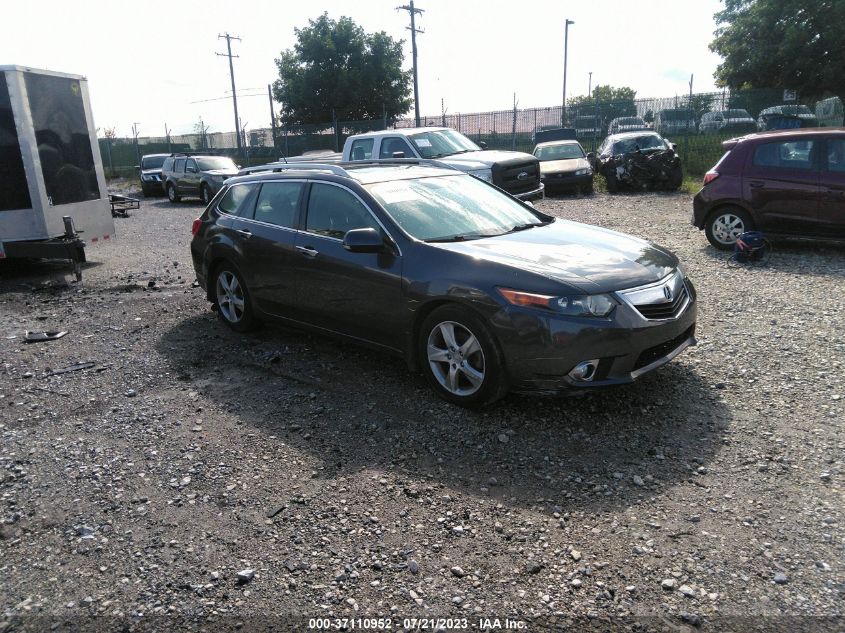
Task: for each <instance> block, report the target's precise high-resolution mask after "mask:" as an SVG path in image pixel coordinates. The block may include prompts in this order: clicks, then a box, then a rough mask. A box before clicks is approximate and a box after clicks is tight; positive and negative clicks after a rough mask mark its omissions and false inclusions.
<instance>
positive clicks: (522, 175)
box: [516, 171, 528, 180]
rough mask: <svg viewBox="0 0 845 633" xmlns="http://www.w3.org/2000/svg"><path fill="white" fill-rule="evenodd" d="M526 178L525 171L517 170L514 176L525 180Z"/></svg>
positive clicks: (526, 173)
mask: <svg viewBox="0 0 845 633" xmlns="http://www.w3.org/2000/svg"><path fill="white" fill-rule="evenodd" d="M526 178H528V172H527V171H521V172H519V174H518V175H517V177H516V179H517V180H525V179H526Z"/></svg>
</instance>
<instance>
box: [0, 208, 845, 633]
mask: <svg viewBox="0 0 845 633" xmlns="http://www.w3.org/2000/svg"><path fill="white" fill-rule="evenodd" d="M538 206H539V207H541V208H542V209H543V210H545V211H547V212H550V213H552V214H554V215H557V216H559V217H565V218H571V219H576V220H582V221H587V222H591V223H594V224H598V225H601V226H605V227H609V228H613V229H618V230H622V231H626V232H630V233H633V234H635V235H638V236H641V237H646V238H649V239H653V240H654V241H657V242H658V243H661V244H663V245H665V246H667V247H669V248H670V249H672V250H674V251H675V252H676V253H677V254H678V255H679V256H680V258H681V260H682V262H683V263H684V265H685V267H686V268H687V271H688V273H689V275H690V276H691V277H692V278H693V280H694V281H695V283H696V285H697V288H698V293H699V301H700V308H699V310H700V321H699V328H698V335H699V345H698V347H696V348H692V349H690V350H688V351H687V352H685V353H684V354H682V355H681V356H680V357H678V358H677V359H676V360H675V361H674V362H672V363H670V364H669V365H668V366H666V367H664V368H662V369H661V370H659V371H657V372H654V373H652V374H649V375H647V376H646V377H644V378H643V379H642V380H641V381H639V382H638V383H636V384H634V385H631V386H628V387H623V388H618V389H615V390H610V391H604V392H601V393H595V394H590V395H587V396H583V397H578V398H565V399H544V398H533V397H531V398H529V397H524V396H523V397H521V396H510V397H508V398H507V399H506V400H504V401H503V402H501V403H498V404H497V405H496V406H495V407H493V408H491V409H489V410H487V411H485V412H482V413H471V412H467V411H464V410H460V409H457V408H453V407H451V406H449V405H447V404H445V403H443V402H441V401H440V400H438V399H437V398H436V397H435V396H434V395H433V393H432V392H431V391H430V390H429V389H428V388H427V387H426V386H425V385H424V383H423V380H422V378H421V377H420V376H416V375H413V374H410V373H409V372H408V371H407V370H406V369H405V367H404V365H403V363H402V362H401V361H399V360H394V359H392V358H388V357H385V356H381V355H379V354H377V353H375V352H370V351H367V350H362V349H359V348H357V347H354V346H352V345H349V344H345V343H339V342H336V341H334V340H331V339H326V338H322V337H319V336H316V335H310V334H303V333H301V332H296V331H292V330H283V329H279V328H270V327H265V328H264V329H262V330H260V331H259V332H257V333H256V334H251V335H249V336H244V335H238V334H235V333H232V332H230V331H229V330H227V329H226V328H224V327H223V326H222V325H221V324H219V323H218V321H217V319H216V317H215V315H214V314H213V313H212V312H211V311H210V310H209V306H208V304H207V302H206V301H205V300H204V297H203V295H202V292H201V291H200V290H199V289H198V288H196V287H193V285H192V282H193V281H194V275H193V269H192V267H191V263H190V255H189V252H188V242H189V239H190V224H191V220H192V219H193V218H194V217H195V216H197V215H198V214H199V213H200V208H199V207H198V206H196V205H194V204H193V203H187V204H180V205H172V204H170V203H168V202H167V201H164V200H155V201H145V202H144V203H143V205H142V208H141V209H140V211H136V212H133V214H132V216H131V217H130V218H128V219H120V220H117V221H116V222H117V232H118V238H117V239H116V240H114V241H112V243H106V244H103V245H100V246H96V247H92V248H89V259H90V260H91V263H90V264H88V265H87V267H86V268H85V270H84V279H83V282H82V283H81V284H75V283H70V284H68V282H70V281H71V279H72V276H71V275H69V274H66V269H65V268H63V267H61V266H57V265H53V264H36V265H32V264H31V265H29V266H26V267H24V266H21V265H14V264H11V263H9V262H6V263H4V264H3V265H2V266H0V333H2V337H0V356H2V362H3V366H2V380H0V433H1V434H2V443H0V493H2V500H1V501H2V503H0V519H2V523H0V588H2V591H0V631H2V630H4V628H10V629H14V628H16V627H22V628H30V629H33V630H41V629H48V628H50V626H53V627H56V628H61V629H62V630H75V629H78V628H80V627H82V626H83V625H90V624H91V623H92V622H97V623H99V624H101V625H103V626H106V625H108V626H114V627H122V626H138V627H142V626H145V625H149V624H150V623H151V622H152V623H156V624H155V625H154V626H153V628H156V627H161V629H166V628H183V627H185V628H188V627H191V626H193V625H195V624H196V623H199V622H203V623H205V625H207V626H210V627H211V628H210V629H209V630H221V629H227V628H236V627H239V626H243V627H244V629H245V630H251V629H253V628H256V627H258V626H259V624H262V625H267V624H268V623H271V624H272V625H273V626H276V627H278V628H276V629H275V630H306V629H307V628H308V626H307V625H308V622H307V620H303V619H301V618H302V617H303V616H304V617H307V618H321V617H324V618H330V619H332V624H336V623H335V622H334V620H333V619H334V618H350V617H354V618H365V617H382V618H392V620H391V621H390V624H391V626H392V628H393V629H394V630H397V629H401V628H402V626H403V625H404V624H412V623H408V622H405V619H406V618H433V617H451V618H457V619H458V620H456V621H454V622H452V624H455V623H457V624H458V625H459V626H460V625H461V624H462V623H463V621H462V620H461V619H462V618H466V624H467V626H468V627H470V628H474V629H477V628H480V626H481V625H482V624H485V621H484V620H483V618H490V619H491V620H490V622H489V623H490V624H494V621H493V620H492V618H500V622H499V623H500V625H504V618H510V619H511V621H512V622H516V623H517V624H514V626H524V627H527V628H528V629H529V630H541V629H542V630H545V628H546V627H549V628H553V627H563V626H565V625H566V623H567V622H569V623H575V625H576V626H577V627H589V626H592V627H599V628H596V629H595V630H617V629H618V630H622V629H625V628H626V627H628V628H630V629H631V630H653V629H654V630H673V631H677V630H681V629H680V628H679V627H684V626H691V627H700V628H701V629H704V630H746V629H749V628H752V627H754V626H759V627H762V630H775V629H778V628H779V627H786V628H788V629H789V630H808V631H810V630H812V631H817V630H840V631H841V630H842V627H843V626H845V622H844V621H843V620H841V619H840V620H829V619H828V620H825V619H821V618H820V616H842V614H843V598H844V597H845V556H844V555H843V552H845V547H844V546H845V538H843V537H845V531H843V522H845V516H843V480H844V479H845V465H844V464H843V460H844V459H845V450H843V449H845V439H843V432H842V421H843V418H845V416H844V415H843V408H844V407H843V404H844V403H845V371H843V363H844V362H845V343H843V338H842V332H843V331H845V317H843V315H845V302H843V299H842V296H843V292H842V291H843V278H845V248H842V247H835V246H820V245H818V244H801V243H797V242H796V243H793V244H785V243H784V244H776V251H775V253H774V256H773V258H772V260H771V261H770V263H769V265H768V266H767V267H765V268H757V269H745V268H741V269H732V268H727V267H726V265H725V258H724V256H723V255H722V254H721V253H717V252H716V251H714V250H713V249H712V248H710V247H709V246H707V243H706V240H705V239H704V236H703V234H702V233H700V232H699V231H697V230H695V229H693V228H692V227H691V226H690V223H689V217H690V214H691V199H690V197H689V196H688V195H685V194H666V195H660V194H648V195H617V196H608V195H604V194H598V195H596V196H591V197H588V198H559V199H547V200H545V201H543V202H542V203H540V204H539V205H538ZM27 329H29V330H33V329H37V330H51V329H63V330H67V331H68V335H67V336H65V337H64V338H62V339H60V340H58V341H55V342H49V343H36V344H30V345H27V344H24V343H23V342H22V338H23V333H24V330H27ZM77 363H86V364H85V365H81V366H74V365H75V364H77ZM67 368H72V369H74V371H66V372H64V373H60V372H62V370H64V369H67ZM94 615H100V616H110V617H108V618H100V619H97V620H94V619H92V616H94ZM155 616H168V618H167V619H166V620H164V619H156V617H155ZM297 616H298V617H299V619H298V618H297ZM787 616H796V617H794V618H792V619H790V618H789V617H787ZM4 618H5V622H4ZM732 618H735V619H732ZM519 623H521V624H519ZM415 624H417V625H419V624H423V625H424V624H434V623H431V622H427V621H425V620H423V621H422V622H417V623H415ZM446 624H448V623H446ZM362 626H363V624H362V623H361V622H359V623H358V626H357V627H356V628H361V627H362ZM601 627H604V628H603V629H602V628H601ZM638 627H639V628H638ZM348 628H351V626H349V627H348ZM421 628H422V627H421ZM427 628H430V629H431V628H436V627H432V626H429V627H427ZM442 628H443V629H444V630H445V628H446V626H445V625H444V626H443V627H442ZM786 628H784V629H783V630H786Z"/></svg>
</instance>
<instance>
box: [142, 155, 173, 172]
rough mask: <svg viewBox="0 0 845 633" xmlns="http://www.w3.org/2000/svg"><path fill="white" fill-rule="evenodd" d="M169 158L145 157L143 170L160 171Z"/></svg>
mask: <svg viewBox="0 0 845 633" xmlns="http://www.w3.org/2000/svg"><path fill="white" fill-rule="evenodd" d="M165 158H167V156H144V157H143V158H142V159H141V169H158V168H159V167H161V166H162V165H164V159H165Z"/></svg>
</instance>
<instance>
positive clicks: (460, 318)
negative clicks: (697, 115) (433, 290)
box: [419, 306, 507, 408]
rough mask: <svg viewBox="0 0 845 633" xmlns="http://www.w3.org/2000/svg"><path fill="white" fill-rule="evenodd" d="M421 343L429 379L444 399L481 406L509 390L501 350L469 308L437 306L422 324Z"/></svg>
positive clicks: (421, 357) (422, 358) (455, 402)
mask: <svg viewBox="0 0 845 633" xmlns="http://www.w3.org/2000/svg"><path fill="white" fill-rule="evenodd" d="M419 344H420V360H421V364H422V365H423V371H424V372H425V375H426V379H427V380H428V382H429V384H431V386H432V387H433V388H434V390H435V391H436V392H437V393H438V395H439V396H440V397H441V398H443V399H444V400H446V401H448V402H451V403H453V404H457V405H459V406H462V407H468V408H480V407H483V406H485V405H488V404H491V403H493V402H495V401H496V400H498V399H500V398H501V397H503V396H504V395H505V393H506V392H507V387H506V384H505V379H504V369H503V367H504V363H503V361H502V356H501V352H500V351H499V348H498V347H497V345H496V344H495V342H494V341H493V338H492V336H491V335H490V334H489V332H488V330H487V327H486V326H485V325H484V323H483V322H482V321H481V319H480V318H479V317H477V316H475V315H474V314H473V313H472V312H470V311H469V310H467V309H464V308H461V307H459V306H443V307H441V308H438V309H436V310H435V311H434V312H432V313H431V314H430V315H429V316H428V318H426V320H425V322H424V323H423V325H422V328H421V331H420V341H419Z"/></svg>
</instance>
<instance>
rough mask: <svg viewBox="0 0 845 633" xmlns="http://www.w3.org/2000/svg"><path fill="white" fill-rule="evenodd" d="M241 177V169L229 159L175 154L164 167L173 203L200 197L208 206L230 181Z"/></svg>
mask: <svg viewBox="0 0 845 633" xmlns="http://www.w3.org/2000/svg"><path fill="white" fill-rule="evenodd" d="M237 175H238V166H237V165H235V162H234V161H233V160H232V159H231V158H229V157H228V156H209V155H207V154H171V155H170V156H168V157H167V158H166V159H165V160H164V165H162V167H161V180H162V184H163V186H164V191H165V193H166V194H167V197H168V198H169V199H170V201H171V202H179V201H180V200H182V198H183V197H185V196H196V197H198V198H200V199H201V200H202V201H203V203H205V204H208V203H209V202H211V199H212V198H213V197H214V195H215V194H216V193H217V192H218V191H220V189H221V188H222V187H223V183H224V182H225V180H226V179H227V178H231V177H232V176H237Z"/></svg>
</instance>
